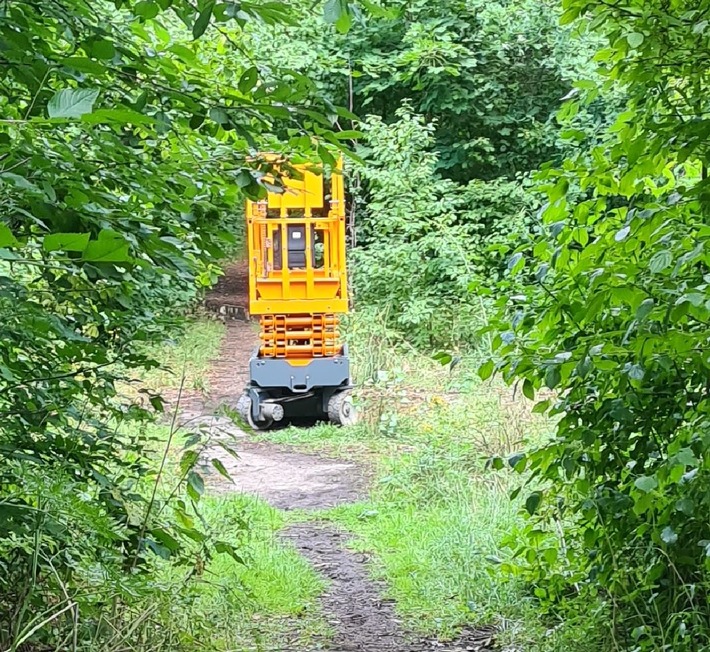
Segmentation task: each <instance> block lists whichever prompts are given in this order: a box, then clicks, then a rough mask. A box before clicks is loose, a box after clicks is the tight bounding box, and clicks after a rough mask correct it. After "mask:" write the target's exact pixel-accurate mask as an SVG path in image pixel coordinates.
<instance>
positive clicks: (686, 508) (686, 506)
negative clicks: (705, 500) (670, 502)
mask: <svg viewBox="0 0 710 652" xmlns="http://www.w3.org/2000/svg"><path fill="white" fill-rule="evenodd" d="M675 508H676V511H679V512H681V513H682V514H685V515H686V516H692V515H693V514H694V513H695V503H694V502H693V501H692V500H691V499H690V498H682V499H681V500H678V501H676V504H675Z"/></svg>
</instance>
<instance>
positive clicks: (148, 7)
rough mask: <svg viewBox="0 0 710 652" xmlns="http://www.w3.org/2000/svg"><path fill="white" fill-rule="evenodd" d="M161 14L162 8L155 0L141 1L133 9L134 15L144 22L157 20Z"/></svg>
mask: <svg viewBox="0 0 710 652" xmlns="http://www.w3.org/2000/svg"><path fill="white" fill-rule="evenodd" d="M159 13H160V7H159V6H158V5H157V4H156V3H155V2H154V1H153V0H141V1H140V2H137V3H136V4H135V6H134V7H133V15H134V16H137V17H138V18H143V19H144V20H150V19H151V18H155V17H156V16H157V15H158V14H159Z"/></svg>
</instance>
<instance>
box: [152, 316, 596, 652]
mask: <svg viewBox="0 0 710 652" xmlns="http://www.w3.org/2000/svg"><path fill="white" fill-rule="evenodd" d="M199 332H200V331H199V329H196V330H195V331H193V335H191V337H192V336H194V334H198V333H199ZM355 345H356V346H357V347H358V349H357V350H358V351H359V353H358V355H359V358H357V357H356V364H357V365H359V369H361V370H362V369H365V368H369V369H370V371H372V370H373V369H374V370H375V373H374V374H371V376H370V378H369V380H368V379H366V380H364V381H363V383H362V385H361V387H360V388H359V390H358V391H357V396H356V398H357V400H358V402H359V403H360V404H361V407H362V410H363V413H364V414H363V420H362V422H361V423H360V424H359V425H358V426H356V427H352V428H336V427H333V426H331V425H319V426H316V427H314V428H310V429H296V428H287V429H283V430H276V431H271V432H266V433H260V435H259V436H260V437H261V438H262V439H267V440H269V441H273V442H277V443H280V444H286V445H290V446H293V447H296V448H299V449H305V450H309V451H317V452H321V453H325V454H328V455H333V456H338V457H343V458H350V459H356V460H358V461H359V462H360V463H361V464H362V465H363V466H364V467H365V470H366V472H367V475H368V477H370V478H372V483H371V491H370V495H369V497H368V498H367V499H366V500H365V501H363V502H360V503H357V504H353V505H345V506H340V507H337V508H335V509H332V510H329V511H328V512H326V513H323V514H319V517H322V518H325V519H328V520H330V521H332V522H334V523H337V524H338V525H340V526H341V527H343V528H345V529H347V530H349V531H350V532H352V533H353V534H354V537H353V540H352V543H351V545H352V547H353V548H354V549H355V550H358V551H363V552H368V553H369V554H370V556H371V559H372V564H371V571H372V574H373V576H375V577H377V578H378V579H381V580H383V582H384V583H385V586H386V587H387V593H388V596H389V597H391V598H393V599H394V600H395V603H396V609H397V611H398V612H399V614H400V616H401V618H402V620H403V622H404V623H405V625H406V626H407V627H408V628H409V629H411V630H413V631H415V632H418V633H420V634H422V635H427V636H439V637H441V638H443V639H447V638H455V636H456V634H457V632H458V631H459V630H460V629H461V628H462V627H463V626H466V625H468V626H474V627H475V626H482V625H488V624H495V625H498V626H499V627H500V628H501V630H502V633H501V634H500V642H501V644H503V645H509V646H510V647H509V648H508V649H511V650H522V649H524V650H526V651H528V652H543V651H544V652H563V651H564V652H592V651H593V650H598V649H600V648H599V647H598V646H597V647H595V645H596V642H595V641H596V639H595V633H596V622H595V621H594V619H593V617H592V616H591V615H587V614H586V613H585V612H584V610H580V611H579V613H581V616H580V617H579V618H576V619H575V621H574V622H570V623H565V622H560V623H556V624H555V625H556V626H555V627H552V628H550V627H549V625H550V623H544V622H541V619H540V617H539V614H538V613H537V611H536V607H535V603H534V600H533V599H532V598H531V597H530V595H531V594H530V591H529V590H527V589H526V587H525V586H523V585H522V583H521V582H520V581H519V580H517V579H516V578H514V577H511V576H506V575H503V574H502V573H501V572H500V566H499V565H498V564H497V563H496V561H495V560H496V559H498V560H499V559H501V558H503V559H505V558H506V557H507V556H509V555H510V552H509V551H506V550H505V549H503V547H502V542H503V540H504V539H506V538H508V537H510V536H514V535H515V532H516V530H517V528H518V527H519V526H520V525H521V523H522V522H523V519H522V517H521V515H520V512H519V507H520V506H519V505H518V504H516V503H511V501H510V500H509V498H508V495H509V491H510V489H511V488H512V487H513V486H515V484H517V483H518V482H520V478H519V477H515V476H513V475H512V474H511V472H509V471H500V472H496V471H492V470H490V469H487V468H486V461H487V460H488V459H489V458H490V457H491V456H493V455H507V454H510V453H512V452H515V451H519V450H521V448H523V447H524V446H525V445H527V444H528V443H529V442H531V441H537V440H539V439H540V438H541V437H544V436H545V435H546V433H547V431H548V430H549V428H550V425H549V424H548V423H546V422H545V421H543V420H542V419H540V418H538V417H535V416H534V415H531V413H530V409H529V407H530V406H529V405H528V404H526V402H525V401H524V399H523V398H522V397H520V396H517V397H516V396H513V395H512V394H511V390H510V389H509V388H504V387H502V386H501V385H499V384H496V383H482V382H480V380H478V379H477V377H476V375H475V368H476V360H475V357H463V358H462V360H461V362H460V363H459V364H458V365H457V366H456V367H455V368H454V369H449V368H448V367H442V366H441V365H439V364H438V363H436V362H434V361H433V360H432V359H431V358H428V357H426V356H423V355H421V354H414V353H412V352H407V351H403V350H397V349H391V350H390V351H389V353H386V352H385V351H384V350H383V349H376V350H375V357H376V359H373V360H368V359H367V349H365V348H364V347H363V345H362V342H361V343H360V345H359V346H358V344H357V343H355ZM193 348H194V347H191V346H189V345H184V346H183V345H179V346H178V347H177V349H178V350H186V351H188V352H189V351H191V350H192V349H193ZM193 360H194V359H193ZM196 368H197V365H196ZM361 378H362V375H361ZM163 439H164V437H163ZM177 455H178V453H177V447H175V451H173V452H172V453H171V458H174V459H172V461H171V468H174V467H175V465H176V463H177V457H176V456H177ZM202 510H203V514H204V517H205V519H206V522H207V523H208V524H209V526H210V528H212V529H214V530H215V531H216V532H217V533H219V536H221V537H223V538H224V539H225V540H227V541H229V542H230V543H232V544H233V545H235V547H236V548H237V549H238V550H239V551H240V554H242V555H244V564H238V563H237V562H235V561H233V560H232V559H230V558H229V557H226V556H220V557H218V558H216V559H214V560H213V561H211V562H210V563H209V564H208V565H207V567H206V569H205V573H204V575H203V577H202V579H201V581H199V582H196V583H193V584H192V585H191V587H190V588H189V589H186V590H183V591H181V592H180V595H181V596H182V597H181V598H180V599H181V600H183V602H184V606H183V608H182V610H179V611H178V613H180V614H182V615H181V616H180V618H183V619H184V622H181V627H183V628H187V629H189V627H190V625H189V623H188V621H196V622H197V623H203V625H204V626H202V625H201V626H200V629H199V631H201V632H203V635H207V636H208V641H207V642H208V644H209V646H210V649H214V650H230V651H232V652H236V651H237V650H273V649H294V650H296V649H313V648H314V647H315V645H313V644H312V643H313V642H314V641H317V640H321V637H323V636H326V635H327V634H328V626H327V624H326V622H325V620H324V618H323V615H322V614H320V612H319V610H318V600H317V598H318V596H319V595H320V593H321V591H322V590H323V588H324V587H323V582H322V580H321V579H320V578H319V576H318V575H317V573H315V572H314V571H313V569H312V568H311V567H310V566H309V565H308V564H307V563H306V562H305V560H304V559H303V558H301V557H300V556H299V555H298V554H297V553H296V552H295V551H294V550H293V549H291V548H290V547H288V546H287V545H285V544H284V543H283V542H281V541H279V540H278V538H277V532H278V530H279V529H280V528H282V527H283V526H284V524H285V523H286V522H292V521H294V520H298V519H309V518H313V517H314V516H313V514H309V513H293V512H292V513H289V514H288V515H286V514H283V513H280V512H278V511H277V510H274V509H272V508H270V507H268V506H267V505H265V504H264V503H263V502H260V501H258V500H256V499H252V498H247V497H243V496H232V497H210V498H207V499H206V500H205V501H204V505H203V507H202ZM174 579H175V578H173V580H174ZM294 637H295V639H294ZM299 646H300V648H299Z"/></svg>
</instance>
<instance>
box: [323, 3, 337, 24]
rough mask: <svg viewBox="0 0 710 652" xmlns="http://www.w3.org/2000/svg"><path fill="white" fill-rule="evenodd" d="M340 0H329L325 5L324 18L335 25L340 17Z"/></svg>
mask: <svg viewBox="0 0 710 652" xmlns="http://www.w3.org/2000/svg"><path fill="white" fill-rule="evenodd" d="M340 12H341V4H340V0H327V1H326V3H325V5H323V18H324V19H325V22H326V23H330V24H331V25H334V24H335V23H336V22H337V21H338V20H339V18H340Z"/></svg>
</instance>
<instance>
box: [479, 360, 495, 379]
mask: <svg viewBox="0 0 710 652" xmlns="http://www.w3.org/2000/svg"><path fill="white" fill-rule="evenodd" d="M494 369H495V362H493V360H486V362H484V363H483V364H482V365H481V366H480V367H479V368H478V375H479V376H480V378H481V380H488V379H489V378H490V377H491V376H492V375H493V371H494Z"/></svg>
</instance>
